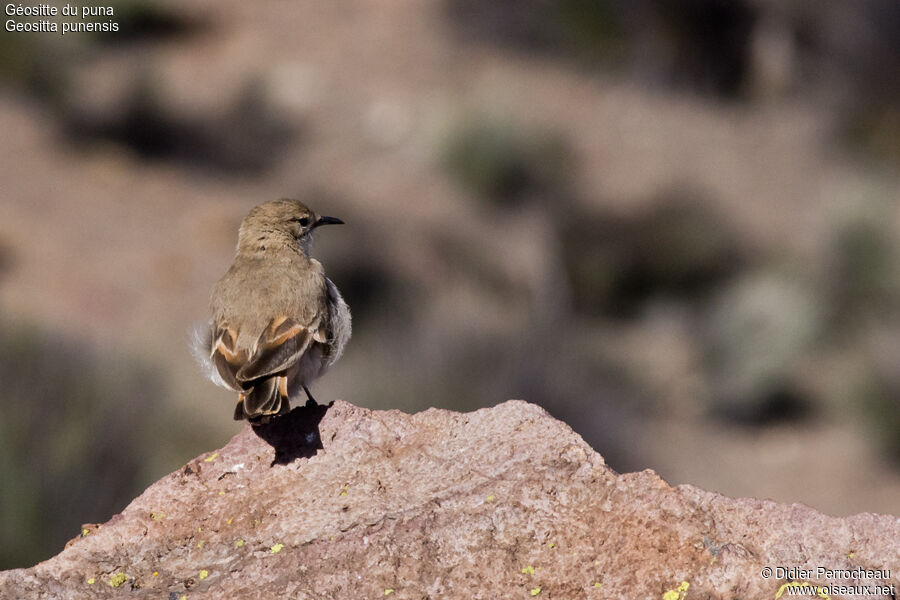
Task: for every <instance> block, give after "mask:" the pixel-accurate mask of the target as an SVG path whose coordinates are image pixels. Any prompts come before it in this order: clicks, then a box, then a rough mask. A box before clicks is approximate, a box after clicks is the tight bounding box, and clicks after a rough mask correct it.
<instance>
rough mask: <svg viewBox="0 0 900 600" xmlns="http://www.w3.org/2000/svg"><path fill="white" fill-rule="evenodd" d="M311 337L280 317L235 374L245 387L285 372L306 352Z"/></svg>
mask: <svg viewBox="0 0 900 600" xmlns="http://www.w3.org/2000/svg"><path fill="white" fill-rule="evenodd" d="M311 339H312V334H311V332H310V330H309V329H307V328H306V327H305V326H303V325H301V324H300V323H299V322H298V321H297V320H296V319H293V318H291V317H277V318H275V319H272V320H271V321H270V322H269V325H268V326H267V327H266V329H265V330H264V331H263V332H262V333H261V334H260V336H259V339H258V340H257V342H256V350H255V351H254V352H253V355H252V356H250V358H249V360H248V361H247V362H246V363H245V364H244V365H243V366H242V367H241V368H240V369H238V370H237V372H236V373H235V374H234V377H235V379H237V381H238V382H240V383H241V384H243V385H244V386H246V385H247V384H248V383H249V382H253V381H255V380H257V379H259V378H262V377H266V376H269V375H274V374H276V373H278V372H279V371H284V370H285V369H287V368H288V367H290V366H291V365H292V364H294V363H295V362H296V361H297V360H299V358H300V357H301V356H302V355H303V353H304V352H306V348H307V347H308V346H309V343H310V340H311Z"/></svg>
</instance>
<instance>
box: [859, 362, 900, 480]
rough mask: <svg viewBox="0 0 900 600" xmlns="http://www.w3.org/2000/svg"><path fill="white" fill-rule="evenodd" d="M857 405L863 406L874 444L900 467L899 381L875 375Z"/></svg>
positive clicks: (861, 387) (864, 386)
mask: <svg viewBox="0 0 900 600" xmlns="http://www.w3.org/2000/svg"><path fill="white" fill-rule="evenodd" d="M854 401H855V402H857V403H859V404H860V406H861V410H862V414H863V418H864V420H865V423H866V425H867V426H868V429H869V431H870V432H871V434H872V438H873V441H874V442H875V444H876V445H877V446H878V447H879V448H880V449H881V451H882V452H883V454H884V455H885V456H887V457H888V459H889V460H891V461H892V462H893V463H894V465H896V466H897V467H900V385H898V382H897V381H896V378H888V377H883V376H877V375H874V376H872V377H870V378H868V379H866V380H864V381H863V382H862V384H861V386H860V390H859V397H858V398H856V399H854Z"/></svg>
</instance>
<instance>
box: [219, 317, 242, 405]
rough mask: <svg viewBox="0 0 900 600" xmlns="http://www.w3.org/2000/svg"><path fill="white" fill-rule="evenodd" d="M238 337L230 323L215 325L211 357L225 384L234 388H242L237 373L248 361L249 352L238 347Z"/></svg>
mask: <svg viewBox="0 0 900 600" xmlns="http://www.w3.org/2000/svg"><path fill="white" fill-rule="evenodd" d="M237 338H238V334H237V331H235V330H234V329H233V328H231V327H229V326H228V325H218V326H215V327H214V328H213V338H212V339H213V340H214V341H213V343H212V345H211V346H212V349H211V352H210V358H211V360H212V363H213V364H214V365H215V367H216V370H217V371H218V372H219V376H220V377H221V378H222V380H223V381H224V382H225V384H226V385H228V386H229V387H231V388H232V389H235V390H240V389H241V388H242V387H243V386H241V384H240V382H239V381H238V379H237V377H236V375H237V372H238V371H239V370H240V368H241V366H242V365H243V364H244V363H245V362H246V361H247V352H246V351H242V350H238V349H237V346H236V342H237Z"/></svg>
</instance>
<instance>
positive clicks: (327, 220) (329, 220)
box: [314, 217, 344, 227]
mask: <svg viewBox="0 0 900 600" xmlns="http://www.w3.org/2000/svg"><path fill="white" fill-rule="evenodd" d="M343 224H344V222H343V221H341V220H340V219H338V218H337V217H319V220H318V221H316V222H315V224H314V226H315V227H318V226H319V225H343Z"/></svg>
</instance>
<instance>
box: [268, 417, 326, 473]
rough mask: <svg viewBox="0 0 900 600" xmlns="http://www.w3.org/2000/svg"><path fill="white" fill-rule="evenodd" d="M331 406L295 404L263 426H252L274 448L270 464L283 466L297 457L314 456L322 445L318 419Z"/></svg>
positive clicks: (320, 418) (319, 419)
mask: <svg viewBox="0 0 900 600" xmlns="http://www.w3.org/2000/svg"><path fill="white" fill-rule="evenodd" d="M330 406H331V405H328V406H321V405H318V404H317V405H307V406H298V407H296V408H294V409H293V410H292V411H291V412H289V413H287V414H285V415H281V416H280V417H278V418H275V419H272V420H271V421H269V422H268V423H266V424H264V425H253V432H254V433H255V434H256V435H258V436H259V437H261V438H262V439H263V440H265V441H266V442H267V443H268V444H269V445H270V446H272V448H274V449H275V460H273V461H272V465H276V464H277V465H286V464H289V463H291V462H293V461H294V460H295V459H298V458H309V457H311V456H315V454H316V451H318V450H320V449H321V448H322V440H321V438H320V437H319V422H320V421H321V420H322V418H323V417H324V416H325V413H326V412H328V409H329V408H330Z"/></svg>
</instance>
